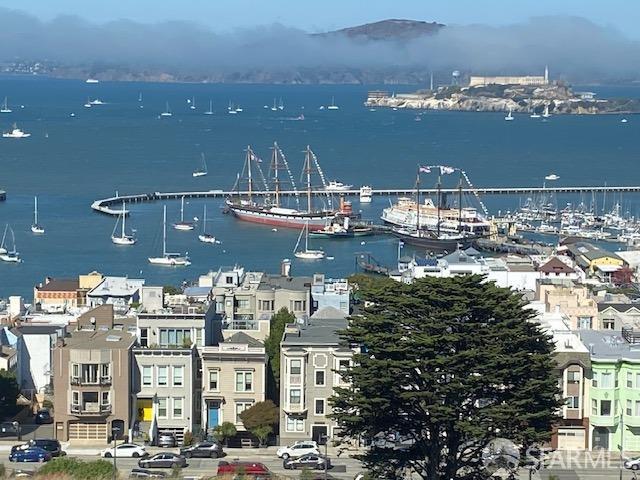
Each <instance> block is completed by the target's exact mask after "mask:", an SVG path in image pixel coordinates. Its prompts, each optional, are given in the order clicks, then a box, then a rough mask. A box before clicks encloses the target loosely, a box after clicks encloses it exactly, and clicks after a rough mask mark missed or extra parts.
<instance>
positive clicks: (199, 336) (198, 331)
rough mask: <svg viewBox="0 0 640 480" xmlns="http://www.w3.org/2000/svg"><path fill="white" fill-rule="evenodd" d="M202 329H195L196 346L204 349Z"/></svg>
mask: <svg viewBox="0 0 640 480" xmlns="http://www.w3.org/2000/svg"><path fill="white" fill-rule="evenodd" d="M203 332H204V328H196V345H198V346H199V347H204V334H203Z"/></svg>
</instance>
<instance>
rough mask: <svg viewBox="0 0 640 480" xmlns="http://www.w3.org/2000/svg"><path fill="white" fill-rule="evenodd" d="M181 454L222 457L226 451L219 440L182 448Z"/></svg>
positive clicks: (188, 456) (189, 456)
mask: <svg viewBox="0 0 640 480" xmlns="http://www.w3.org/2000/svg"><path fill="white" fill-rule="evenodd" d="M180 455H184V456H185V457H187V458H191V457H202V458H220V457H222V456H223V455H224V452H223V451H222V445H220V444H219V443H217V442H200V443H196V444H195V445H191V446H190V447H184V448H181V449H180Z"/></svg>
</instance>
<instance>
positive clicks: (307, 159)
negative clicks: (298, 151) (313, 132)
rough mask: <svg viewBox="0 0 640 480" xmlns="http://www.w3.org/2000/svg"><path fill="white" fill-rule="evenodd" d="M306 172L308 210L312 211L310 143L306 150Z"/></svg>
mask: <svg viewBox="0 0 640 480" xmlns="http://www.w3.org/2000/svg"><path fill="white" fill-rule="evenodd" d="M304 173H305V174H306V175H307V212H309V213H311V147H309V145H307V149H306V151H305V157H304Z"/></svg>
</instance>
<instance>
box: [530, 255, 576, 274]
mask: <svg viewBox="0 0 640 480" xmlns="http://www.w3.org/2000/svg"><path fill="white" fill-rule="evenodd" d="M538 270H539V271H541V272H542V273H565V274H571V273H575V270H574V269H573V268H571V267H570V266H569V265H567V264H566V263H564V262H563V261H562V260H560V259H559V258H558V257H553V258H552V259H551V260H549V261H548V262H547V263H545V264H544V265H541V266H540V268H538Z"/></svg>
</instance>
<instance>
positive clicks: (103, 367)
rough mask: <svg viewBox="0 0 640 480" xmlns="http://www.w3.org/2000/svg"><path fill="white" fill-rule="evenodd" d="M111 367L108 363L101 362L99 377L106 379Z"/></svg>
mask: <svg viewBox="0 0 640 480" xmlns="http://www.w3.org/2000/svg"><path fill="white" fill-rule="evenodd" d="M110 371H111V369H110V368H109V364H108V363H103V364H102V365H100V377H101V378H104V379H108V378H109V377H110V375H109V372H110Z"/></svg>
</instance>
